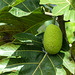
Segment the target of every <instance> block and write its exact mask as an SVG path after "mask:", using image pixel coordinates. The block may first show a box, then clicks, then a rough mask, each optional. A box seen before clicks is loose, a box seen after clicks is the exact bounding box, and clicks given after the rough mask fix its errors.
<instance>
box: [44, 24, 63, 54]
mask: <svg viewBox="0 0 75 75" xmlns="http://www.w3.org/2000/svg"><path fill="white" fill-rule="evenodd" d="M43 45H44V48H45V50H46V52H48V53H49V54H57V53H58V52H59V51H60V49H61V47H62V32H61V30H60V28H59V27H58V26H56V25H53V24H50V25H48V26H47V27H46V30H45V33H44V37H43Z"/></svg>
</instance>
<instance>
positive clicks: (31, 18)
mask: <svg viewBox="0 0 75 75" xmlns="http://www.w3.org/2000/svg"><path fill="white" fill-rule="evenodd" d="M5 10H6V9H3V10H1V12H0V15H1V16H0V22H4V23H7V24H9V28H8V30H2V31H4V32H6V31H8V32H9V33H10V31H11V32H13V31H12V30H13V29H14V30H15V31H25V32H30V33H33V34H36V33H37V29H38V28H39V27H40V26H41V25H42V24H43V23H44V22H45V21H46V20H49V19H51V17H49V16H46V15H44V14H43V13H42V12H41V8H38V9H36V10H35V11H34V12H33V13H31V14H30V15H28V16H23V17H16V16H13V15H12V14H10V13H9V12H7V11H5ZM10 28H11V29H10Z"/></svg>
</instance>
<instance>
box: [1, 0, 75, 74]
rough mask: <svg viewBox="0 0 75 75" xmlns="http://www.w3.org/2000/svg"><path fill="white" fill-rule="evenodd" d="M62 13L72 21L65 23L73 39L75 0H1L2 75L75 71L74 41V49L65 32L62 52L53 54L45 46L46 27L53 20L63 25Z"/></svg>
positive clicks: (68, 72) (67, 72) (72, 72)
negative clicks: (61, 21) (61, 20)
mask: <svg viewBox="0 0 75 75" xmlns="http://www.w3.org/2000/svg"><path fill="white" fill-rule="evenodd" d="M39 2H40V4H39ZM59 15H60V16H61V15H64V20H65V21H68V20H70V21H71V22H65V24H66V32H67V35H68V40H69V42H70V43H72V42H73V41H74V39H75V37H74V35H73V36H72V33H73V32H75V26H74V23H73V22H75V18H74V17H75V2H74V0H70V1H69V0H0V75H70V74H74V70H75V69H74V68H75V63H74V61H73V59H72V58H71V56H73V58H74V53H73V52H72V51H74V45H73V46H72V48H71V53H70V50H69V49H70V48H69V43H67V41H66V37H64V35H63V45H62V48H61V50H60V52H59V53H57V54H55V55H50V54H48V53H47V52H46V50H45V48H44V46H43V35H44V32H45V29H46V27H47V26H48V25H50V24H52V23H54V24H55V25H57V26H59V27H60V25H59V22H58V20H57V18H58V16H59ZM55 16H56V17H55ZM72 28H74V29H72ZM61 30H62V29H61ZM69 31H70V32H71V34H69ZM53 35H54V34H53ZM55 38H56V36H55ZM71 38H72V40H71ZM46 40H47V39H46ZM50 40H54V39H53V38H51V39H50ZM50 44H51V43H50ZM57 44H58V43H55V45H57Z"/></svg>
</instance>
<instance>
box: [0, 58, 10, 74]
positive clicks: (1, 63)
mask: <svg viewBox="0 0 75 75" xmlns="http://www.w3.org/2000/svg"><path fill="white" fill-rule="evenodd" d="M8 61H9V59H7V58H5V59H2V60H0V74H1V73H2V72H3V71H4V69H5V67H6V66H7V63H8Z"/></svg>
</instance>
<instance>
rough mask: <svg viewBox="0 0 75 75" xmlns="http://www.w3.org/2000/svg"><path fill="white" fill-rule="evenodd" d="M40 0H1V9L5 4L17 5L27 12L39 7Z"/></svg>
mask: <svg viewBox="0 0 75 75" xmlns="http://www.w3.org/2000/svg"><path fill="white" fill-rule="evenodd" d="M39 1H40V0H0V9H2V8H4V7H5V6H10V7H14V6H15V7H17V8H19V9H22V10H23V11H26V12H32V11H33V10H35V9H36V8H38V7H39Z"/></svg>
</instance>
